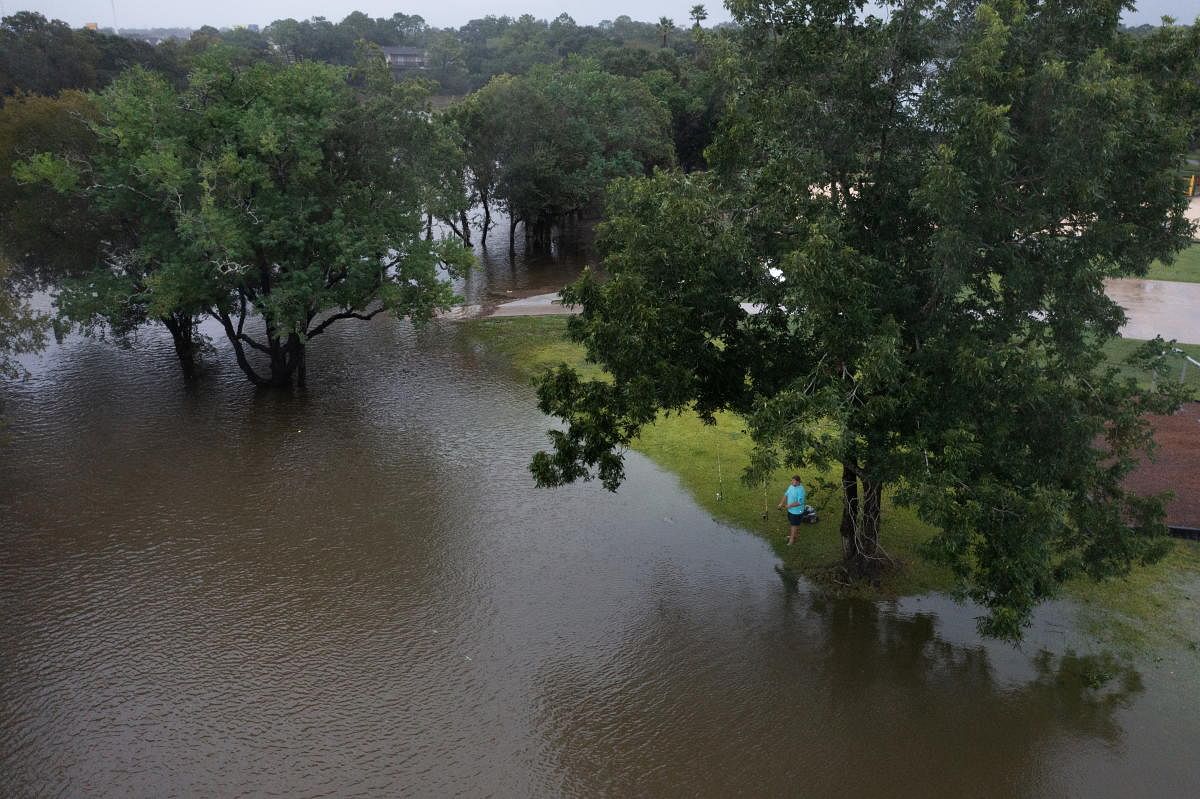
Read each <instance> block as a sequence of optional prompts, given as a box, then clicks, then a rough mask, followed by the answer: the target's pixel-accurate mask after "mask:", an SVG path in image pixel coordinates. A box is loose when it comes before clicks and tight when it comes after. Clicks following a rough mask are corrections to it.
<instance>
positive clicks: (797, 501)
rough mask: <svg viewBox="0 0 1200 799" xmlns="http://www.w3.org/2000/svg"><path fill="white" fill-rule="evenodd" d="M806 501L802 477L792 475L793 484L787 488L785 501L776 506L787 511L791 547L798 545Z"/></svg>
mask: <svg viewBox="0 0 1200 799" xmlns="http://www.w3.org/2000/svg"><path fill="white" fill-rule="evenodd" d="M805 499H806V495H805V491H804V486H802V485H800V475H798V474H794V475H792V484H791V485H790V486H788V487H787V491H785V492H784V494H783V499H781V500H779V505H777V506H776V507H779V508H783V509H786V510H787V515H788V546H789V547H790V546H791V545H792V544H794V543H796V532H797V530H798V529H799V527H800V525H801V524H803V523H804V500H805Z"/></svg>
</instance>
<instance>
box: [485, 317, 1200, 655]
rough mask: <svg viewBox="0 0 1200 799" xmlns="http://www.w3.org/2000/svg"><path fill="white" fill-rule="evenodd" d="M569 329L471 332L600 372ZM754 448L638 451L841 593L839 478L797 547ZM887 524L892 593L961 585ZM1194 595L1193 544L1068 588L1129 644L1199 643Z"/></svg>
mask: <svg viewBox="0 0 1200 799" xmlns="http://www.w3.org/2000/svg"><path fill="white" fill-rule="evenodd" d="M564 329H565V320H564V319H563V318H562V317H525V318H510V319H484V320H476V321H474V322H470V323H467V324H466V325H465V327H464V330H465V334H466V335H465V340H466V341H467V342H468V343H469V345H470V346H472V347H474V348H477V349H479V350H482V351H486V352H490V353H494V354H495V355H497V356H498V357H500V358H502V359H503V360H504V361H505V362H506V363H508V364H509V365H511V367H512V368H513V369H514V370H515V371H516V372H517V373H518V374H520V375H521V376H523V377H526V378H530V377H532V376H533V375H535V374H537V373H539V372H540V371H542V370H543V369H546V368H548V367H552V366H555V365H557V364H559V363H567V364H570V365H572V366H575V367H577V368H579V369H581V370H582V371H583V372H584V373H585V374H586V375H589V376H596V375H599V374H600V370H599V369H598V368H597V367H595V366H594V365H591V364H585V363H584V361H583V350H582V348H580V347H578V346H577V345H575V344H572V343H570V342H568V341H566V340H564V337H563V336H564ZM1136 344H1137V342H1132V343H1129V342H1117V343H1116V344H1115V345H1114V346H1113V347H1112V350H1111V357H1112V358H1113V359H1117V358H1121V357H1123V356H1124V354H1125V353H1126V350H1132V348H1133V347H1134V346H1136ZM1194 349H1197V350H1200V347H1197V348H1194ZM751 446H752V443H751V441H750V439H749V437H748V436H747V435H746V434H745V432H744V430H743V426H742V423H741V421H740V420H739V419H738V418H737V417H735V416H733V415H731V414H724V415H720V416H718V418H717V423H716V424H715V425H705V424H703V423H702V422H701V421H700V420H699V419H698V418H696V417H695V416H694V415H692V414H682V415H676V416H665V417H663V418H661V419H660V420H659V421H658V422H657V423H656V424H655V425H654V426H653V427H651V428H649V429H647V430H646V431H645V432H644V433H643V435H642V436H641V438H640V439H639V440H638V441H637V442H636V443H635V449H637V450H638V451H639V452H642V453H643V454H645V455H646V456H647V457H649V458H650V459H651V460H653V461H654V462H655V463H657V464H658V465H660V466H662V467H663V468H665V469H667V470H669V471H671V472H673V473H674V474H676V475H678V477H679V480H680V482H681V483H682V485H683V486H684V487H685V488H686V489H687V490H688V491H689V492H690V493H691V494H692V496H693V497H694V498H695V499H696V501H697V502H698V503H699V504H700V505H701V506H702V507H703V508H705V510H707V511H708V512H709V513H711V514H712V515H713V517H714V518H716V519H719V520H721V521H724V522H727V523H730V524H733V525H737V526H738V527H742V528H744V529H746V530H750V531H752V532H754V533H756V534H758V535H760V536H762V537H764V538H766V539H767V540H768V541H770V542H771V544H772V546H773V547H774V548H775V550H776V552H778V554H779V556H780V558H781V559H782V560H783V561H784V563H785V564H786V565H787V566H788V567H789V568H790V569H792V570H793V571H795V572H797V573H800V574H804V575H806V576H808V577H810V578H812V579H815V580H816V581H817V582H820V583H823V584H825V585H827V586H831V587H835V586H833V584H832V583H831V581H830V580H829V579H828V578H829V577H830V575H831V573H832V571H833V569H834V568H835V567H836V565H837V562H838V559H839V557H840V544H839V539H838V529H837V528H838V523H839V519H840V517H839V513H840V509H839V506H838V497H837V495H836V493H835V492H834V490H833V488H832V486H829V487H822V482H823V481H824V482H829V481H830V477H831V475H822V474H816V473H814V472H813V471H811V470H809V471H808V472H807V473H805V472H801V474H802V476H803V478H804V480H805V485H806V486H808V487H809V490H810V499H809V502H810V504H812V505H813V506H815V507H816V508H817V509H818V510H819V511H820V512H821V513H820V516H821V520H820V522H819V523H817V524H815V525H806V526H805V527H803V528H801V534H800V537H799V541H798V542H797V545H796V546H793V547H787V546H786V545H785V541H786V536H787V525H786V521H785V519H784V517H783V514H782V513H781V512H780V511H778V510H776V509H775V504H776V503H777V502H778V501H779V497H780V495H781V494H782V493H783V489H784V487H785V486H786V484H787V477H788V475H789V474H790V470H789V471H781V472H780V473H778V474H776V475H775V476H774V478H773V479H772V480H770V481H769V482H768V484H767V485H766V486H758V487H747V486H744V485H743V484H742V482H741V480H740V476H741V473H742V469H743V468H744V467H745V465H746V464H747V462H748V459H749V453H750V449H751ZM718 495H719V496H718ZM764 509H765V514H766V518H765V519H764ZM884 525H885V526H884V533H883V543H884V546H885V548H886V550H887V552H888V553H889V555H891V556H892V558H894V559H895V560H896V561H897V564H898V567H897V568H895V569H893V570H891V572H890V573H889V576H888V578H887V580H886V581H885V583H884V585H883V586H882V589H881V591H882V593H883V594H884V595H889V596H903V595H912V594H921V593H926V592H929V591H950V590H952V589H953V587H954V583H953V578H952V575H951V574H950V573H949V572H948V571H947V570H946V569H943V568H940V567H937V566H934V565H932V564H930V563H928V562H927V561H925V560H924V559H923V558H922V557H921V556H920V554H919V551H918V550H919V546H920V544H921V543H922V542H923V541H926V540H928V539H929V538H930V537H931V536H932V535H933V534H934V532H935V530H934V529H933V528H932V527H930V526H929V525H927V524H925V523H923V522H922V521H921V520H919V519H917V518H916V516H915V514H914V513H913V512H912V511H910V510H908V509H906V508H897V507H894V506H893V505H892V504H891V503H890V502H887V501H885V522H884ZM839 590H840V589H839ZM854 590H858V591H861V590H862V589H861V588H858V589H854ZM1196 592H1200V546H1198V545H1195V544H1188V543H1185V542H1177V544H1176V546H1175V548H1174V549H1173V551H1172V553H1171V555H1170V556H1169V557H1168V558H1167V559H1165V560H1164V561H1163V562H1161V563H1159V564H1156V565H1154V566H1152V567H1149V568H1144V569H1139V570H1137V571H1135V572H1134V573H1133V574H1132V575H1131V576H1130V577H1129V578H1127V579H1124V580H1114V581H1110V582H1107V583H1103V584H1099V585H1097V584H1093V583H1088V582H1085V581H1080V582H1079V583H1076V584H1073V585H1072V586H1070V588H1069V593H1070V595H1071V596H1072V597H1073V598H1075V599H1076V600H1078V602H1079V603H1080V606H1081V607H1082V608H1083V609H1084V622H1085V625H1086V629H1088V630H1090V631H1091V632H1092V633H1094V634H1095V635H1096V637H1098V638H1100V639H1102V640H1106V641H1109V642H1111V643H1114V644H1117V645H1120V646H1123V647H1129V648H1141V647H1145V646H1148V645H1154V646H1163V645H1165V646H1171V647H1181V648H1192V649H1194V648H1196V647H1197V646H1200V632H1198V631H1200V614H1198V611H1197V610H1196V603H1194V602H1189V601H1187V597H1189V596H1195V595H1196Z"/></svg>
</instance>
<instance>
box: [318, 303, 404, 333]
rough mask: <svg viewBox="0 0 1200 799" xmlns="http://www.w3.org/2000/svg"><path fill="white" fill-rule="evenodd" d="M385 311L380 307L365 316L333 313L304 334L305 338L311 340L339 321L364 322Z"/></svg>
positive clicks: (350, 313)
mask: <svg viewBox="0 0 1200 799" xmlns="http://www.w3.org/2000/svg"><path fill="white" fill-rule="evenodd" d="M385 310H387V309H386V308H385V307H384V306H382V305H381V306H379V307H378V308H376V309H375V310H373V311H371V312H370V313H365V314H364V313H359V312H358V311H342V312H341V313H335V314H334V315H333V316H329V317H326V318H325V321H323V322H321V324H319V325H317V326H316V327H314V328H313V329H312V330H310V331H308V332H307V333H305V337H306V338H310V339H311V338H312V337H313V336H317V335H320V334H321V333H324V332H325V328H327V327H329V326H330V325H332V324H333V323H334V322H336V321H338V320H340V319H361V320H363V321H364V322H366V321H369V320H371V319H374V318H375V317H376V316H378V315H379V314H381V313H383V311H385Z"/></svg>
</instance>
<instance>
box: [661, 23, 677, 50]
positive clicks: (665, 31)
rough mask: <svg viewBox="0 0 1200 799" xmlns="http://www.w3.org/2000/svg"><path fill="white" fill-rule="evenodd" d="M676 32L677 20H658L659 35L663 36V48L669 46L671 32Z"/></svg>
mask: <svg viewBox="0 0 1200 799" xmlns="http://www.w3.org/2000/svg"><path fill="white" fill-rule="evenodd" d="M673 30H675V20H673V19H671V18H670V17H659V18H658V33H659V35H660V36H662V46H663V47H666V46H667V37H668V36H669V35H671V31H673Z"/></svg>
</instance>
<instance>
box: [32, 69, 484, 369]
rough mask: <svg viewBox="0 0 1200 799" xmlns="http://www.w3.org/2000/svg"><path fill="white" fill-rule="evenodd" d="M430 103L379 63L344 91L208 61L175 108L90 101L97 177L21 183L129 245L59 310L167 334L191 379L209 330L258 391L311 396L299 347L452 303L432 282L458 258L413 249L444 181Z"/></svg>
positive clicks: (142, 87) (116, 98) (314, 77)
mask: <svg viewBox="0 0 1200 799" xmlns="http://www.w3.org/2000/svg"><path fill="white" fill-rule="evenodd" d="M351 77H353V80H348V78H351ZM425 99H426V98H425V95H424V93H423V90H422V89H420V88H419V87H416V86H413V85H398V84H396V83H395V82H394V81H393V80H392V78H391V76H390V75H389V74H388V73H387V70H386V67H383V66H382V65H380V64H377V63H375V62H374V61H373V60H368V62H367V64H366V66H364V67H363V68H362V69H361V70H360V71H359V72H358V73H357V74H355V75H353V76H352V75H350V74H349V73H348V72H347V70H345V69H342V68H338V67H332V66H328V65H323V64H315V63H311V62H304V63H300V64H296V65H292V66H282V65H276V64H269V63H258V64H253V65H250V66H239V65H236V64H233V63H231V62H230V60H229V59H228V58H227V57H226V55H225V54H224V53H223V52H221V51H220V50H219V49H218V50H216V51H213V52H210V53H209V54H206V55H205V56H204V57H202V58H201V59H200V61H199V65H198V66H197V68H196V70H195V71H194V72H193V73H192V74H191V75H190V76H189V80H188V85H187V87H186V88H185V89H183V90H180V91H177V90H175V89H174V88H172V87H171V86H170V85H169V84H168V83H167V82H166V81H165V80H164V79H162V78H160V77H159V76H157V75H155V74H152V73H148V72H145V71H141V70H134V71H132V72H130V73H128V74H126V75H125V76H123V77H122V78H121V79H120V80H118V81H117V82H116V83H114V84H113V86H112V87H110V88H109V89H108V90H107V91H105V92H104V93H103V94H102V95H101V96H100V98H99V106H100V111H101V117H100V121H99V122H97V123H96V124H95V126H94V129H95V131H96V134H97V136H98V137H99V140H100V150H99V152H98V153H97V154H96V156H95V157H94V158H93V159H92V160H91V161H90V162H89V163H86V164H82V165H80V164H75V163H72V162H71V161H69V160H66V159H61V158H54V157H51V156H42V157H38V158H35V159H32V160H31V161H30V162H29V163H28V164H27V165H26V173H27V177H34V176H36V177H41V178H43V179H46V180H49V181H50V182H52V183H54V184H55V185H57V186H59V187H60V188H63V189H64V190H69V191H75V192H79V193H82V194H83V195H84V196H86V197H87V198H88V199H89V200H90V201H91V203H92V204H93V206H94V207H95V208H96V209H97V212H98V213H104V214H108V215H112V216H116V217H118V218H119V219H120V220H121V224H122V226H123V227H124V228H125V229H126V231H127V233H126V235H125V236H123V237H122V238H121V239H120V240H119V241H118V242H116V244H117V245H119V246H118V247H117V248H115V249H114V250H112V251H109V252H106V253H105V256H104V258H103V259H102V261H101V263H99V264H98V265H97V268H96V270H95V271H94V272H93V273H92V274H91V275H90V276H89V278H88V280H87V282H86V283H85V284H82V285H79V286H76V287H75V289H74V290H71V289H68V290H67V291H66V292H64V296H63V297H62V298H60V303H61V304H62V305H63V307H64V308H66V309H67V310H68V311H69V312H72V313H73V315H75V316H79V315H81V314H85V313H86V312H87V311H88V303H89V302H90V301H92V300H95V301H96V302H99V303H101V304H102V307H101V308H96V309H94V310H95V314H94V315H93V316H94V318H99V319H105V320H108V321H109V322H110V323H111V321H112V320H114V319H117V318H127V319H129V320H131V321H133V322H135V323H136V321H137V320H138V319H139V318H150V319H158V320H161V321H162V322H163V324H164V325H166V326H167V327H168V329H170V331H171V333H172V336H173V338H174V340H175V344H176V350H177V352H178V353H179V355H180V361H181V363H182V364H183V367H184V371H185V373H186V372H188V371H189V369H190V366H189V364H191V363H192V361H193V360H194V349H195V346H196V344H197V343H198V342H197V335H196V322H197V320H198V319H199V318H200V317H201V316H202V315H206V314H207V315H211V316H212V317H214V318H215V319H217V320H218V321H219V322H220V323H221V326H222V328H223V330H224V331H225V334H226V336H227V338H228V339H229V341H230V343H231V344H232V347H233V351H234V354H235V356H236V358H237V363H238V365H239V367H240V368H241V369H242V371H243V372H244V373H245V375H246V377H247V378H248V379H249V380H250V381H251V382H253V383H255V384H257V385H263V386H283V385H288V384H290V383H291V382H292V381H293V380H297V381H298V382H299V383H300V384H303V382H304V379H305V355H306V348H307V345H308V342H309V341H310V340H311V339H312V338H314V337H315V336H318V335H320V334H321V333H323V332H324V331H326V330H327V329H329V327H330V326H331V325H333V324H335V323H337V322H339V321H341V320H345V319H362V320H366V319H371V318H372V317H374V316H376V315H378V314H380V313H382V312H384V311H390V312H392V313H394V314H396V315H397V316H410V317H412V318H413V319H415V320H423V319H428V318H429V317H430V316H431V315H432V314H433V313H434V312H435V311H436V310H437V309H439V308H444V307H448V305H449V304H450V303H451V301H452V299H453V297H452V292H451V290H450V288H449V285H448V284H447V283H446V282H445V281H444V280H441V279H440V278H439V269H441V268H442V267H445V266H448V267H450V268H451V269H454V268H458V267H459V266H462V265H465V263H466V260H465V259H466V258H467V255H466V253H465V251H464V250H463V249H462V248H461V247H460V246H456V245H453V244H450V243H442V242H427V241H425V240H423V238H422V237H421V218H422V211H423V204H424V203H425V202H426V201H427V200H428V198H429V197H430V196H431V194H432V193H433V192H432V190H431V188H430V184H431V183H432V182H434V181H437V180H439V179H440V178H441V177H442V176H443V175H444V174H445V169H444V167H443V165H441V164H438V163H432V162H431V155H430V154H431V153H444V152H446V149H445V148H444V147H442V146H440V142H439V141H438V136H439V132H438V129H437V128H436V127H435V126H434V125H433V123H432V122H431V120H430V116H429V114H428V111H427V109H426V107H425ZM122 313H124V314H125V316H124V317H122V316H121V314H122ZM247 323H250V326H251V327H253V326H258V327H260V328H261V332H259V333H257V334H255V333H252V332H251V327H248V326H247Z"/></svg>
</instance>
